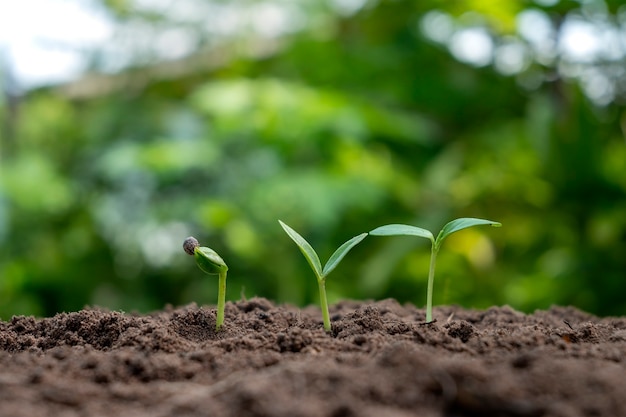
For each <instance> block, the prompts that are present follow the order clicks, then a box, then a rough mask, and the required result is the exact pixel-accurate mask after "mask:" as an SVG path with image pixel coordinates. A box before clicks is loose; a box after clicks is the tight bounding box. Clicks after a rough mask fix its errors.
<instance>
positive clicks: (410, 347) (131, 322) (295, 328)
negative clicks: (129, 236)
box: [0, 298, 626, 417]
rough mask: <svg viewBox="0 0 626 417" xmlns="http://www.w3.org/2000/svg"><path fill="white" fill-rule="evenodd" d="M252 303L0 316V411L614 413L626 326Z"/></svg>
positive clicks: (565, 316) (549, 315)
mask: <svg viewBox="0 0 626 417" xmlns="http://www.w3.org/2000/svg"><path fill="white" fill-rule="evenodd" d="M331 314H332V316H333V333H332V334H326V333H325V332H324V331H323V329H322V324H321V315H320V313H319V310H318V309H316V308H307V309H303V310H300V309H297V308H295V307H291V306H276V305H274V304H272V303H271V302H270V301H267V300H265V299H262V298H254V299H251V300H246V301H239V302H236V303H228V304H227V306H226V324H225V326H224V328H223V329H222V331H220V332H218V333H216V332H215V331H214V323H215V312H214V310H213V309H212V308H204V307H197V306H196V305H189V306H186V307H182V308H177V309H172V308H169V309H166V310H165V311H160V312H155V313H153V314H150V315H132V314H124V313H119V312H111V311H104V310H98V309H87V310H82V311H79V312H76V313H69V314H66V313H63V314H58V315H56V316H54V317H52V318H45V319H35V318H33V317H14V318H13V319H11V320H10V321H9V322H1V321H0V416H4V417H8V416H16V417H18V416H19V417H21V416H28V417H32V416H115V417H121V416H124V417H132V416H151V417H154V416H233V417H234V416H237V417H242V416H285V417H287V416H289V417H296V416H316V417H317V416H329V417H348V416H359V417H360V416H365V417H368V416H376V417H380V416H563V417H576V416H607V417H608V416H611V417H618V416H626V384H625V382H626V358H625V354H626V318H604V319H600V318H598V317H595V316H592V315H589V314H587V313H584V312H581V311H579V310H576V309H574V308H563V307H554V308H551V309H550V310H548V311H537V312H535V313H534V314H532V315H525V314H522V313H519V312H517V311H515V310H513V309H511V308H509V307H494V308H490V309H488V310H486V311H470V310H465V309H462V308H456V307H440V308H436V309H435V314H434V316H435V318H436V320H437V321H436V322H435V323H431V324H424V311H423V310H421V309H417V308H415V307H413V306H410V305H407V306H401V305H399V304H398V303H397V302H395V301H394V300H385V301H380V302H367V303H366V302H343V303H340V304H338V305H336V306H334V308H333V310H332V313H331Z"/></svg>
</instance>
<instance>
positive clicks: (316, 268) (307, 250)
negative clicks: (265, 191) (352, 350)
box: [278, 220, 367, 332]
mask: <svg viewBox="0 0 626 417" xmlns="http://www.w3.org/2000/svg"><path fill="white" fill-rule="evenodd" d="M278 223H280V225H281V226H282V228H283V230H285V232H286V233H287V235H289V237H290V238H291V240H293V241H294V242H295V243H296V245H297V246H298V248H300V251H301V252H302V254H303V255H304V257H305V258H306V260H307V261H308V262H309V265H310V266H311V269H312V270H313V272H314V273H315V277H316V278H317V285H318V287H319V291H320V306H321V309H322V317H323V319H324V330H326V331H327V332H330V331H331V327H330V314H329V313H328V300H327V298H326V277H328V274H330V273H331V272H332V271H333V270H334V269H335V268H336V267H337V265H338V264H339V262H341V260H342V259H343V257H344V256H346V254H347V253H348V252H349V251H350V249H352V248H353V247H355V246H356V245H357V244H358V243H359V242H361V241H362V240H363V239H365V238H366V237H367V233H361V234H360V235H358V236H355V237H353V238H352V239H350V240H348V241H347V242H346V243H344V244H343V245H341V246H339V248H338V249H337V250H336V251H335V253H333V254H332V255H331V257H330V258H329V259H328V262H326V265H324V268H322V263H321V262H320V258H319V257H318V256H317V253H316V252H315V250H313V247H312V246H311V245H310V244H309V242H307V241H306V240H305V239H304V238H303V237H302V236H300V235H299V234H298V232H296V231H295V230H293V229H292V228H291V227H289V226H287V225H286V224H285V223H283V222H282V221H280V220H279V221H278Z"/></svg>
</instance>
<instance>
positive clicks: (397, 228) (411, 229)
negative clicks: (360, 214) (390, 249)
mask: <svg viewBox="0 0 626 417" xmlns="http://www.w3.org/2000/svg"><path fill="white" fill-rule="evenodd" d="M479 225H491V226H494V227H500V226H502V224H501V223H498V222H494V221H491V220H484V219H473V218H461V219H456V220H452V221H451V222H449V223H448V224H446V225H445V226H444V227H443V229H441V231H440V232H439V234H438V235H437V239H435V237H434V236H433V234H432V233H431V232H430V231H429V230H426V229H422V228H421V227H415V226H409V225H407V224H387V225H385V226H380V227H377V228H376V229H374V230H372V231H371V232H370V235H374V236H398V235H408V236H418V237H425V238H427V239H430V242H431V244H432V245H431V249H430V269H429V270H428V292H427V295H426V322H427V323H430V322H431V321H433V281H434V280H435V262H436V260H437V253H438V252H439V249H440V248H441V243H442V242H443V240H444V239H445V238H446V237H448V236H450V235H451V234H452V233H454V232H458V231H459V230H462V229H466V228H468V227H472V226H479Z"/></svg>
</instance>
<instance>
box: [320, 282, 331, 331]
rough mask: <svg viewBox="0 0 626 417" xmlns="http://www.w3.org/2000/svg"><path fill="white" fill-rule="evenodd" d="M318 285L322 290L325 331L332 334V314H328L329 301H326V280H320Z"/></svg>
mask: <svg viewBox="0 0 626 417" xmlns="http://www.w3.org/2000/svg"><path fill="white" fill-rule="evenodd" d="M317 284H318V286H319V289H320V306H321V308H322V318H323V319H324V330H326V331H327V332H330V331H331V327H330V314H329V313H328V300H327V299H326V279H325V278H322V279H318V280H317Z"/></svg>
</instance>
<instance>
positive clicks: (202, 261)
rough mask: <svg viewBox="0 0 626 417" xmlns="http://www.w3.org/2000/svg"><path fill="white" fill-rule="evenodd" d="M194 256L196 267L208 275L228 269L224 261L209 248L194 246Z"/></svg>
mask: <svg viewBox="0 0 626 417" xmlns="http://www.w3.org/2000/svg"><path fill="white" fill-rule="evenodd" d="M194 258H195V259H196V264H197V265H198V267H199V268H200V269H201V270H203V271H204V272H206V273H207V274H209V275H217V274H220V273H222V272H226V271H228V266H226V262H224V260H223V259H222V258H221V257H220V256H219V255H218V254H217V252H215V251H214V250H213V249H211V248H207V247H204V246H197V247H196V248H194Z"/></svg>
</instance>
